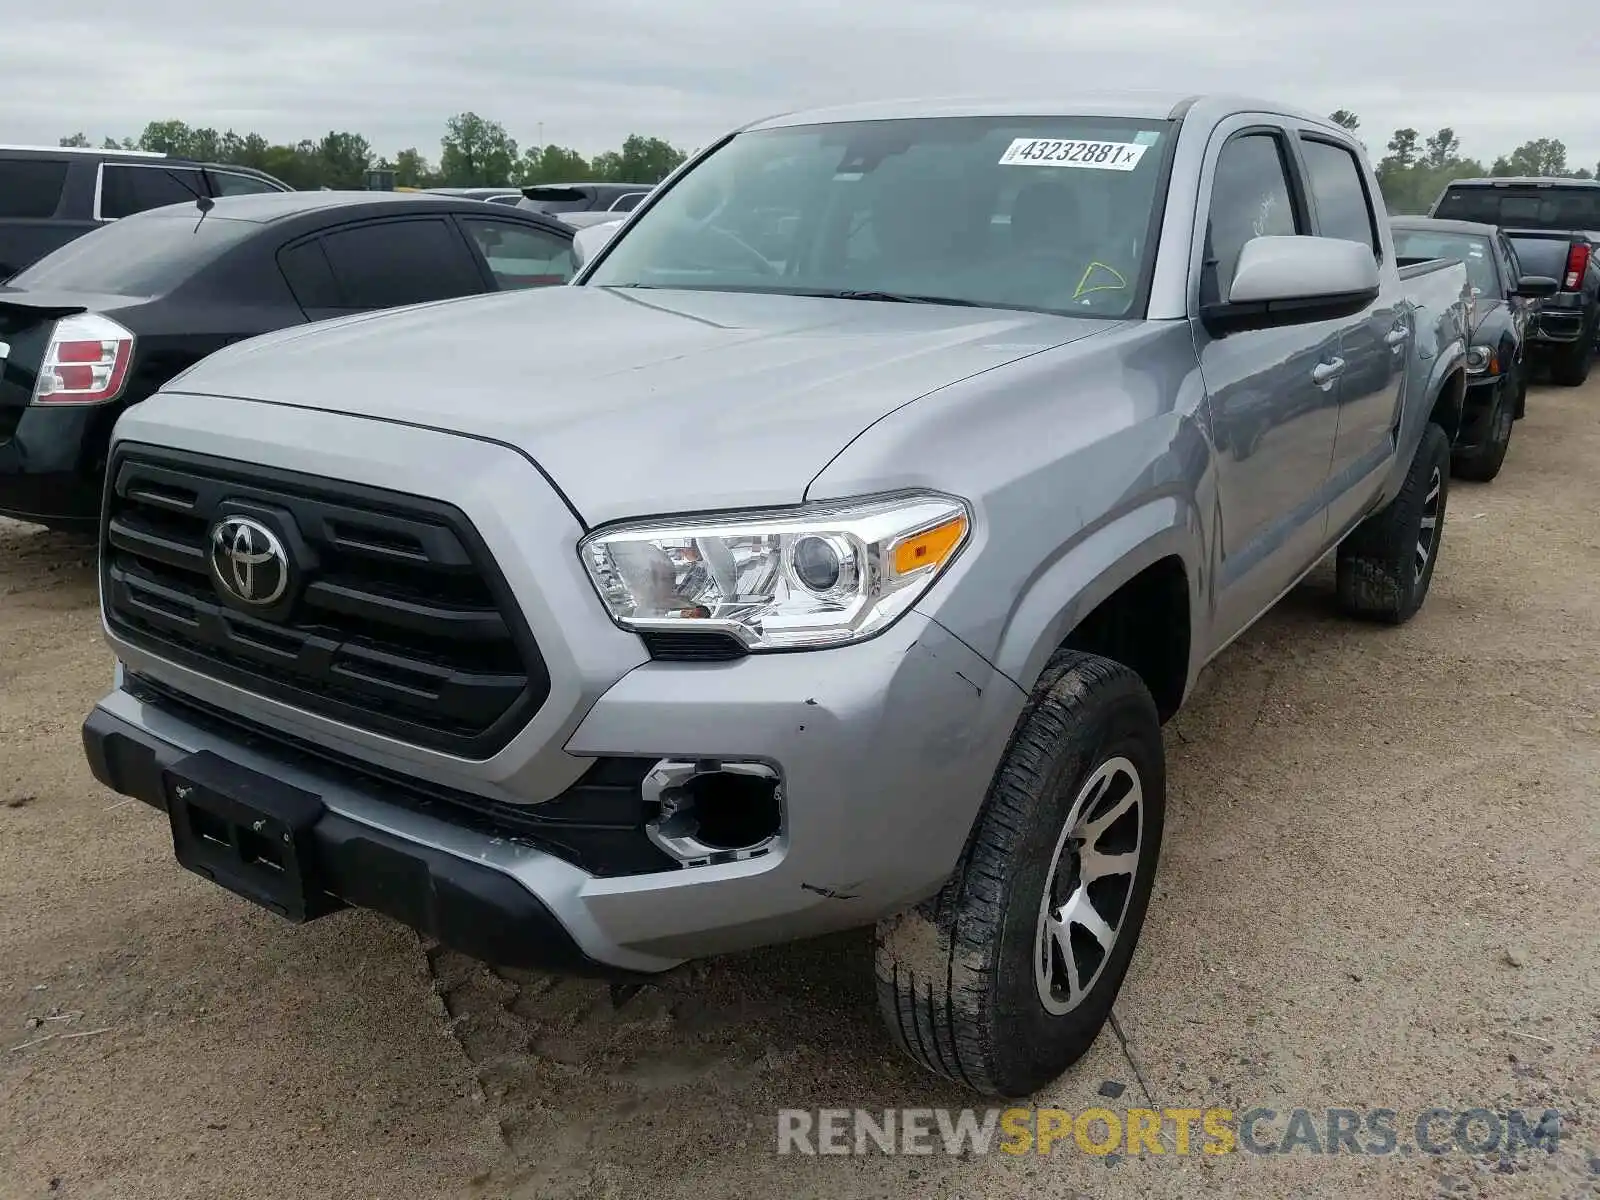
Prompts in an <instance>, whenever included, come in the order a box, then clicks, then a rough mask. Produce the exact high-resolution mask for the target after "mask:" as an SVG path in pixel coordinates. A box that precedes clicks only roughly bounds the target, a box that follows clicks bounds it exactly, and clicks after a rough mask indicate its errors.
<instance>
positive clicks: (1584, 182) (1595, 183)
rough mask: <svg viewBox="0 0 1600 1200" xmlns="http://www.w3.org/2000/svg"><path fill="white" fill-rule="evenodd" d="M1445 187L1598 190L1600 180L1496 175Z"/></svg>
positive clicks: (1459, 180) (1448, 184) (1456, 182)
mask: <svg viewBox="0 0 1600 1200" xmlns="http://www.w3.org/2000/svg"><path fill="white" fill-rule="evenodd" d="M1445 187H1447V188H1453V187H1573V188H1600V179H1573V178H1571V177H1570V176H1567V175H1497V176H1492V177H1491V178H1488V179H1452V180H1451V181H1450V182H1449V183H1447V184H1445Z"/></svg>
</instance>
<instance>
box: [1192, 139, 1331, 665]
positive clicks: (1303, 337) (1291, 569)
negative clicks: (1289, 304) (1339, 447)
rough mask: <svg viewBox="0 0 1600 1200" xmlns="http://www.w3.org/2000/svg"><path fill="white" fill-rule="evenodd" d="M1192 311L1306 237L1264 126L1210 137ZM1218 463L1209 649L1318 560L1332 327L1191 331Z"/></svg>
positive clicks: (1299, 207) (1286, 159)
mask: <svg viewBox="0 0 1600 1200" xmlns="http://www.w3.org/2000/svg"><path fill="white" fill-rule="evenodd" d="M1219 135H1220V136H1221V137H1222V138H1224V139H1225V140H1223V141H1222V142H1221V145H1220V146H1216V145H1214V146H1213V147H1212V149H1211V151H1210V153H1211V154H1212V155H1215V158H1214V159H1213V169H1212V172H1211V188H1210V198H1209V203H1208V206H1207V209H1206V217H1205V218H1204V220H1205V224H1204V226H1203V227H1202V236H1203V238H1204V243H1203V244H1204V251H1203V254H1204V262H1203V265H1202V268H1201V274H1200V294H1199V303H1200V304H1202V305H1203V304H1206V303H1210V302H1212V301H1213V300H1216V299H1220V298H1222V297H1224V296H1226V295H1227V290H1228V288H1229V287H1230V286H1231V284H1232V280H1233V271H1234V268H1235V267H1236V266H1237V265H1238V261H1239V252H1240V251H1241V250H1243V248H1244V245H1245V243H1246V242H1248V241H1249V240H1250V239H1252V238H1255V237H1261V236H1263V235H1267V234H1305V233H1309V232H1310V221H1309V215H1308V212H1307V209H1306V205H1305V200H1304V196H1303V195H1302V193H1301V191H1300V189H1299V187H1298V186H1297V185H1296V184H1295V182H1294V180H1295V176H1294V174H1293V173H1292V169H1291V166H1290V164H1291V162H1292V161H1293V160H1292V158H1291V156H1290V150H1289V145H1288V141H1287V138H1288V134H1287V132H1286V130H1284V129H1283V128H1282V127H1280V126H1278V125H1276V124H1273V123H1269V122H1268V121H1267V120H1266V119H1262V120H1251V119H1242V118H1236V119H1235V120H1234V121H1233V122H1230V123H1229V125H1226V126H1224V127H1223V129H1222V130H1220V131H1219ZM1194 330H1195V339H1196V347H1197V349H1198V351H1199V356H1200V373H1201V376H1202V377H1203V378H1204V380H1205V385H1206V393H1207V397H1208V400H1209V403H1210V409H1211V429H1212V436H1213V439H1214V441H1215V443H1216V452H1217V507H1218V514H1217V515H1218V518H1219V520H1218V535H1219V536H1218V539H1217V543H1218V544H1217V547H1216V552H1215V553H1216V557H1217V562H1216V575H1215V578H1216V597H1215V604H1216V610H1215V620H1216V624H1217V628H1216V631H1215V632H1216V638H1217V641H1218V642H1221V641H1225V640H1227V639H1228V638H1231V637H1232V636H1233V635H1234V634H1235V633H1237V632H1238V631H1239V630H1240V629H1242V628H1243V627H1244V626H1245V625H1246V624H1247V623H1249V622H1250V621H1252V620H1254V619H1255V617H1256V616H1257V615H1259V614H1260V612H1261V611H1262V610H1263V609H1265V608H1266V607H1267V606H1268V605H1270V604H1271V603H1272V602H1273V600H1275V599H1276V598H1277V597H1278V596H1279V595H1280V594H1281V593H1282V592H1283V591H1284V590H1285V589H1287V588H1288V587H1289V586H1290V585H1291V584H1293V583H1294V581H1295V578H1296V576H1297V575H1298V574H1299V572H1300V571H1301V570H1302V569H1303V568H1304V567H1305V564H1306V563H1308V562H1310V561H1312V560H1313V559H1314V558H1315V556H1316V553H1317V551H1318V550H1319V549H1320V547H1321V544H1322V541H1323V537H1324V528H1325V525H1326V519H1325V518H1326V513H1325V510H1324V508H1323V502H1322V493H1323V485H1324V484H1325V483H1326V481H1327V478H1328V463H1329V460H1330V458H1331V456H1332V454H1333V444H1334V436H1335V432H1336V430H1337V427H1338V414H1339V410H1338V367H1337V359H1338V355H1339V339H1340V332H1341V330H1340V323H1339V322H1336V321H1334V322H1316V323H1313V324H1307V325H1291V326H1284V327H1280V328H1276V329H1262V330H1250V331H1246V332H1242V333H1229V334H1227V335H1225V336H1222V337H1213V336H1211V334H1210V333H1209V332H1208V331H1207V330H1206V328H1205V327H1204V325H1202V324H1201V323H1200V322H1199V321H1198V320H1196V321H1195V322H1194Z"/></svg>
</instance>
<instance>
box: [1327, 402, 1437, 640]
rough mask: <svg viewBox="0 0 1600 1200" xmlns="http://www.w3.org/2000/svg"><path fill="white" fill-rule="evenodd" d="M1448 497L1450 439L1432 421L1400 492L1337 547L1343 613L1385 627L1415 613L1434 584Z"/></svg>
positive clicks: (1402, 620)
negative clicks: (1429, 586)
mask: <svg viewBox="0 0 1600 1200" xmlns="http://www.w3.org/2000/svg"><path fill="white" fill-rule="evenodd" d="M1449 495H1450V437H1449V435H1448V434H1446V433H1445V431H1444V430H1443V428H1441V427H1440V426H1439V425H1436V424H1434V423H1432V422H1430V423H1429V424H1428V427H1427V429H1426V430H1425V431H1424V432H1423V435H1422V444H1421V445H1419V446H1418V447H1417V453H1416V455H1415V457H1413V458H1412V460H1411V469H1410V470H1409V471H1407V472H1406V479H1405V483H1404V484H1403V485H1402V486H1401V488H1400V494H1399V495H1398V496H1396V497H1395V498H1394V499H1393V500H1392V501H1390V502H1389V504H1388V505H1387V506H1386V507H1385V508H1383V509H1380V510H1379V511H1378V512H1375V513H1373V514H1372V516H1370V517H1368V518H1367V519H1366V520H1365V521H1363V522H1362V523H1361V524H1360V525H1357V526H1356V527H1355V529H1353V530H1351V531H1350V535H1349V536H1348V537H1346V538H1345V540H1344V541H1343V542H1341V543H1339V563H1338V588H1339V603H1340V604H1341V606H1343V608H1344V610H1345V611H1346V612H1348V613H1349V614H1350V615H1351V616H1355V617H1360V618H1362V619H1363V620H1368V621H1382V622H1384V623H1385V624H1389V625H1400V624H1403V623H1404V622H1406V621H1409V620H1410V619H1411V618H1412V617H1414V616H1415V615H1416V612H1417V609H1419V608H1421V607H1422V602H1423V601H1424V600H1426V599H1427V597H1428V585H1429V584H1430V583H1432V582H1433V568H1434V564H1435V563H1436V562H1437V561H1438V559H1439V541H1440V539H1441V537H1442V536H1443V534H1444V510H1445V502H1446V501H1447V500H1448V499H1449Z"/></svg>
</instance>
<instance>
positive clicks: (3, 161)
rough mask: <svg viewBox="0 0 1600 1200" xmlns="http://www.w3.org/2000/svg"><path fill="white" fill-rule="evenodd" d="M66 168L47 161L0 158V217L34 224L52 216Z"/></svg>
mask: <svg viewBox="0 0 1600 1200" xmlns="http://www.w3.org/2000/svg"><path fill="white" fill-rule="evenodd" d="M66 182H67V164H66V163H65V162H62V161H61V160H59V159H48V158H0V217H6V218H10V219H13V220H23V221H35V220H41V219H43V218H45V217H53V216H55V215H56V206H57V205H59V204H60V203H61V189H62V187H63V186H65V184H66Z"/></svg>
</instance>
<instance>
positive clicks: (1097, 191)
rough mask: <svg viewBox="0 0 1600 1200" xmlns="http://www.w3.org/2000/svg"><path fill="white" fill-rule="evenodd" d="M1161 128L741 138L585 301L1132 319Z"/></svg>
mask: <svg viewBox="0 0 1600 1200" xmlns="http://www.w3.org/2000/svg"><path fill="white" fill-rule="evenodd" d="M1169 136H1170V125H1169V123H1168V122H1166V121H1140V120H1133V119H1130V118H1124V117H1048V118H1046V117H1038V118H1028V117H963V118H953V117H952V118H943V117H942V118H926V119H924V118H918V119H913V120H895V121H863V122H853V123H841V124H828V125H805V126H798V127H794V128H787V129H772V130H759V131H756V132H753V133H744V134H740V135H738V136H737V137H734V138H733V139H732V140H731V141H729V142H728V143H727V144H726V145H725V146H723V147H722V148H721V149H719V150H718V151H716V153H714V154H713V155H712V156H711V157H709V158H708V159H706V161H705V162H703V163H701V164H700V165H699V166H698V167H696V168H695V169H694V170H693V171H692V172H690V173H689V174H688V175H687V176H685V177H684V178H683V179H682V180H681V181H679V182H678V183H677V184H675V185H674V186H673V187H672V188H671V189H670V190H669V191H667V192H666V193H665V194H664V195H662V196H660V197H659V198H658V199H657V200H656V201H655V202H654V203H653V204H652V205H651V206H650V207H649V208H648V209H647V210H645V212H644V213H643V215H642V216H640V217H639V218H638V219H637V222H636V224H635V225H634V226H633V227H632V228H631V229H629V230H628V231H627V233H626V234H625V235H624V236H623V237H622V238H620V239H619V240H618V241H617V242H615V243H614V244H613V245H612V246H611V247H609V248H608V253H606V255H605V257H604V258H602V259H601V261H600V262H599V264H598V265H597V266H596V268H595V270H594V272H593V274H592V275H590V276H589V278H588V279H587V280H585V282H586V283H588V284H590V285H593V286H598V287H656V288H674V287H678V288H699V289H709V290H719V291H752V292H775V293H787V294H794V295H845V296H851V297H856V298H862V299H894V298H898V299H911V300H916V301H921V302H933V303H950V304H963V305H980V306H985V307H995V308H1020V309H1033V310H1042V311H1048V312H1059V313H1070V314H1073V315H1088V316H1106V317H1123V316H1126V315H1128V314H1129V313H1130V312H1131V311H1132V309H1133V307H1134V305H1135V304H1136V303H1137V302H1138V297H1139V295H1140V284H1141V281H1142V279H1143V277H1144V276H1145V274H1146V271H1147V266H1148V264H1147V261H1146V260H1147V258H1149V257H1150V253H1149V252H1150V247H1149V246H1148V245H1147V242H1148V240H1149V235H1150V225H1151V214H1152V211H1153V210H1154V206H1155V197H1156V196H1157V195H1158V193H1159V189H1160V183H1161V179H1160V176H1161V171H1162V167H1161V161H1162V154H1161V149H1162V144H1163V141H1164V139H1166V138H1167V137H1169Z"/></svg>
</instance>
